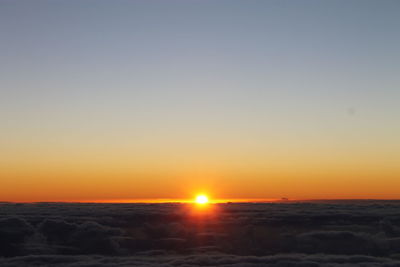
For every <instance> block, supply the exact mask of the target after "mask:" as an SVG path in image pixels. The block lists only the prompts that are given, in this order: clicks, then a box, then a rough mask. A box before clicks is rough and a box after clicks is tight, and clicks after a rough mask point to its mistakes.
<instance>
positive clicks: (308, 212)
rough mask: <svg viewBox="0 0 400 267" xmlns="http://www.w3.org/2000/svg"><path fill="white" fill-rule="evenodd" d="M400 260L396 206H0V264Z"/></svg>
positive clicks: (393, 203) (276, 263)
mask: <svg viewBox="0 0 400 267" xmlns="http://www.w3.org/2000/svg"><path fill="white" fill-rule="evenodd" d="M150 264H151V265H160V266H190V265H193V266H210V265H220V266H229V265H235V266H241V265H243V266H265V265H270V266H320V265H326V266H360V265H365V266H383V265H384V266H400V202H397V201H358V202H357V201H352V202H340V201H337V202H308V203H307V202H303V203H264V204H260V203H259V204H257V203H236V204H217V205H211V206H210V207H208V208H205V209H199V208H196V207H194V206H192V205H189V204H66V203H38V204H13V203H2V204H0V265H1V266H35V265H36V266H41V265H52V266H54V265H60V266H132V265H150Z"/></svg>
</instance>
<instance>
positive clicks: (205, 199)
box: [196, 195, 208, 204]
mask: <svg viewBox="0 0 400 267" xmlns="http://www.w3.org/2000/svg"><path fill="white" fill-rule="evenodd" d="M196 203H197V204H207V203H208V197H207V196H206V195H198V196H197V197H196Z"/></svg>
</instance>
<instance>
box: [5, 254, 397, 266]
mask: <svg viewBox="0 0 400 267" xmlns="http://www.w3.org/2000/svg"><path fill="white" fill-rule="evenodd" d="M155 255H156V256H154V255H153V256H151V257H150V256H144V255H138V256H134V257H132V256H130V257H104V256H62V255H45V256H24V257H15V258H7V259H0V264H1V266H4V267H24V266H65V267H78V266H80V267H88V266H99V267H102V266H118V267H122V266H146V265H151V266H165V267H167V266H187V267H189V266H238V267H239V266H247V267H252V266H276V267H284V266H288V267H289V266H290V267H314V266H315V267H318V266H332V267H333V266H343V267H345V266H346V267H351V266H387V267H397V266H400V261H398V260H395V259H387V258H378V257H371V256H343V255H325V254H315V255H306V254H279V255H273V256H238V255H227V254H207V255H206V254H201V255H199V254H194V255H165V254H155Z"/></svg>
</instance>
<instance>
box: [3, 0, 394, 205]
mask: <svg viewBox="0 0 400 267" xmlns="http://www.w3.org/2000/svg"><path fill="white" fill-rule="evenodd" d="M399 13H400V2H399V1H389V0H379V1H378V0H376V1H368V0H358V1H355V0H346V1H344V0H333V1H316V0H315V1H311V0H301V1H286V0H280V1H261V0H260V1H256V0H250V1H236V0H229V1H228V0H218V1H211V0H180V1H177V0H169V1H164V0H158V1H156V0H142V1H123V0H115V1H103V0H96V1H94V0H88V1H77V0H57V1H44V0H38V1H28V0H26V1H24V0H19V1H11V0H2V1H0V33H1V34H0V76H1V78H0V122H1V124H0V201H97V200H116V199H117V200H118V199H187V198H192V197H193V196H194V195H195V194H197V193H199V192H202V193H206V194H208V195H209V196H210V197H212V198H219V199H252V198H257V199H262V198H265V199H271V198H281V197H287V198H294V199H309V198H400V191H399V190H398V188H399V186H400V139H399V136H400V123H399V121H400V104H399V102H400V75H399V73H400V31H399V29H400V16H399V15H398V14H399Z"/></svg>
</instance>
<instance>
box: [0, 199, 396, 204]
mask: <svg viewBox="0 0 400 267" xmlns="http://www.w3.org/2000/svg"><path fill="white" fill-rule="evenodd" d="M307 201H400V198H232V199H212V200H210V201H209V204H224V203H276V202H278V203H288V202H307ZM1 203H27V204H29V203H30V204H34V203H88V204H89V203H93V204H96V203H99V204H119V203H120V204H129V203H132V204H168V203H176V204H192V203H195V200H194V199H172V198H155V199H95V200H77V199H76V200H47V201H46V200H43V201H40V200H39V201H7V200H4V201H0V204H1Z"/></svg>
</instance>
